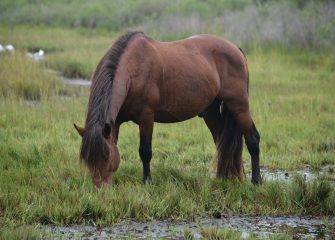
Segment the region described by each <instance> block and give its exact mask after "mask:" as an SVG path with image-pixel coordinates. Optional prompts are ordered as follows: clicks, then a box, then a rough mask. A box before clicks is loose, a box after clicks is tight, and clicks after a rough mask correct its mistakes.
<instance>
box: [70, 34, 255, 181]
mask: <svg viewBox="0 0 335 240" xmlns="http://www.w3.org/2000/svg"><path fill="white" fill-rule="evenodd" d="M248 78H249V73H248V68H247V62H246V58H245V56H244V54H243V52H242V50H241V49H239V48H237V47H236V46H235V45H233V44H232V43H230V42H228V41H226V40H224V39H222V38H220V37H217V36H211V35H198V36H193V37H190V38H187V39H184V40H180V41H174V42H158V41H155V40H153V39H151V38H149V37H147V36H146V35H145V34H144V33H143V32H128V33H126V34H124V35H123V36H121V37H120V38H119V39H118V40H117V41H116V42H115V43H114V44H113V46H112V47H111V48H110V49H109V50H108V52H107V53H106V54H105V56H104V57H103V58H102V59H101V61H100V63H99V64H98V66H97V68H96V70H95V72H94V74H93V79H92V86H91V93H90V98H89V103H88V111H87V118H86V124H85V128H80V127H78V126H76V125H75V127H76V129H77V130H78V132H79V134H80V135H81V136H82V144H81V151H80V158H81V159H82V161H84V162H85V164H86V165H87V167H88V169H89V171H90V173H91V176H92V179H93V183H94V184H95V185H96V186H97V187H100V186H101V184H102V183H110V181H111V178H112V174H113V173H114V172H115V171H116V170H117V168H118V166H119V162H120V156H119V152H118V149H117V140H118V132H119V127H120V125H121V124H122V123H123V122H126V121H133V122H135V123H136V124H138V125H139V131H140V147H139V154H140V157H141V160H142V163H143V181H144V182H146V181H147V180H150V179H151V176H150V160H151V156H152V151H151V140H152V132H153V127H154V122H161V123H174V122H180V121H184V120H187V119H190V118H193V117H195V116H197V115H198V116H200V117H203V118H204V120H205V123H206V125H207V127H208V128H209V130H210V131H211V133H212V136H213V139H214V141H215V144H216V148H217V160H218V161H217V162H218V165H217V176H218V177H237V178H239V179H242V171H243V169H242V159H241V155H242V146H243V143H242V136H244V138H245V143H246V145H247V148H248V150H249V153H250V155H251V162H252V182H253V183H256V184H257V183H260V182H261V176H260V169H259V140H260V136H259V133H258V132H257V129H256V127H255V124H254V123H253V120H252V118H251V115H250V111H249V102H248V85H249V84H248V81H249V79H248Z"/></svg>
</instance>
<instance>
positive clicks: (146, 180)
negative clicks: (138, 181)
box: [143, 177, 152, 184]
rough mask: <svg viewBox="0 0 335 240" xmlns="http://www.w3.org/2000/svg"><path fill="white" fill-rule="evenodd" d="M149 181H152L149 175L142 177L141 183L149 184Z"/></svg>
mask: <svg viewBox="0 0 335 240" xmlns="http://www.w3.org/2000/svg"><path fill="white" fill-rule="evenodd" d="M151 183H152V179H151V177H148V178H143V184H151Z"/></svg>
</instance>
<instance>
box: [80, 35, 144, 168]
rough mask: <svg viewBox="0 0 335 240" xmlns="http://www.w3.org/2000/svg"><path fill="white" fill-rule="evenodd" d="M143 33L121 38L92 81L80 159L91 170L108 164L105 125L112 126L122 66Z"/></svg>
mask: <svg viewBox="0 0 335 240" xmlns="http://www.w3.org/2000/svg"><path fill="white" fill-rule="evenodd" d="M137 34H143V32H140V31H130V32H127V33H126V34H124V35H122V36H121V37H119V38H118V39H117V40H116V42H115V43H114V44H113V46H112V47H111V48H110V49H109V50H108V51H107V53H106V54H105V55H104V57H103V58H102V59H101V60H100V62H99V64H98V66H97V68H96V69H95V72H94V74H93V77H92V85H91V92H90V97H89V102H88V110H87V117H86V124H85V133H84V135H83V138H82V144H81V150H80V158H81V159H82V160H83V161H84V162H85V163H86V164H87V165H88V166H89V167H95V166H97V165H98V164H99V163H101V162H103V161H106V160H107V158H108V154H109V150H108V145H107V142H106V139H105V138H104V136H103V135H102V128H103V126H104V125H105V123H110V122H108V121H111V119H109V114H110V111H111V104H112V87H113V80H114V77H115V73H116V70H117V67H118V63H119V61H120V58H121V56H122V54H123V53H124V51H125V49H126V47H127V45H128V43H129V41H130V40H131V39H132V38H133V37H134V36H135V35H137Z"/></svg>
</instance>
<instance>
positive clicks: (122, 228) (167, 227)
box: [48, 216, 335, 239]
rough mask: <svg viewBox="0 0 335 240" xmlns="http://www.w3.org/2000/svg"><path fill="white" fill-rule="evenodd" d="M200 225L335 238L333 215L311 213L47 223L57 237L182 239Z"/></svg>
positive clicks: (196, 234)
mask: <svg viewBox="0 0 335 240" xmlns="http://www.w3.org/2000/svg"><path fill="white" fill-rule="evenodd" d="M331 226H332V227H331ZM201 227H204V228H209V227H211V228H218V229H231V230H237V231H240V232H241V238H242V239H246V238H248V237H249V236H250V235H251V234H254V235H256V236H261V237H269V236H270V235H271V234H274V233H287V234H289V235H290V236H292V237H294V238H295V239H310V238H312V239H333V237H335V235H334V232H332V230H331V228H333V227H334V219H328V221H327V223H326V222H325V221H324V220H322V219H321V218H308V217H252V216H225V217H223V218H221V219H209V218H203V219H200V220H199V221H198V222H169V221H164V220H162V221H158V220H157V221H151V222H147V223H139V222H134V221H122V222H119V223H117V224H115V225H113V226H109V227H101V228H99V229H98V228H96V227H94V226H70V227H58V226H51V227H48V228H49V229H48V231H50V232H51V234H52V235H53V236H55V237H65V238H84V239H101V238H128V237H130V236H131V237H134V238H136V239H138V238H139V239H141V238H142V239H143V238H167V239H183V234H184V231H185V229H188V231H190V232H191V233H192V234H193V236H194V238H195V239H201V235H200V233H199V229H200V228H201Z"/></svg>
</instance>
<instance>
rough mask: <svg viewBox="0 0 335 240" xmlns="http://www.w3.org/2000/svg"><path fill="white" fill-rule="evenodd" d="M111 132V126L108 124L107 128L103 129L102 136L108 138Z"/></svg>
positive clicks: (106, 124)
mask: <svg viewBox="0 0 335 240" xmlns="http://www.w3.org/2000/svg"><path fill="white" fill-rule="evenodd" d="M111 131H112V128H111V125H110V124H108V123H105V126H104V128H103V129H102V135H103V136H104V137H105V138H108V137H109V135H110V134H111Z"/></svg>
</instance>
